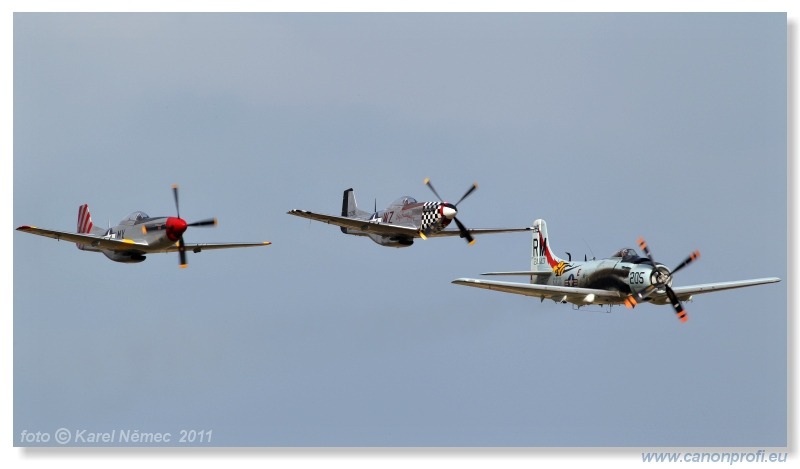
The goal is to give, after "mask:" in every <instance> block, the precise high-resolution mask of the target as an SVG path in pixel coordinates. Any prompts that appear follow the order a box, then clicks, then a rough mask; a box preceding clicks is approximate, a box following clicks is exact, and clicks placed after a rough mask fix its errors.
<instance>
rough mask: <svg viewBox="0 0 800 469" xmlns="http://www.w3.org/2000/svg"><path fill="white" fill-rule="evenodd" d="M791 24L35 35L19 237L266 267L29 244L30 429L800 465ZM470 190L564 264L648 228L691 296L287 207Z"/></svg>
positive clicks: (18, 139)
mask: <svg viewBox="0 0 800 469" xmlns="http://www.w3.org/2000/svg"><path fill="white" fill-rule="evenodd" d="M786 34H787V29H786V15H784V14H605V15H601V14H513V15H512V14H491V15H487V14H429V15H422V14H387V15H376V14H304V15H298V14H294V15H289V14H285V15H280V14H160V15H159V14H110V15H109V14H16V15H15V17H14V183H15V184H14V198H13V204H14V206H13V208H14V215H13V224H14V226H19V225H22V224H32V225H36V226H41V227H48V228H53V229H69V230H71V229H73V228H74V225H75V218H76V212H77V207H78V205H80V204H82V203H88V204H89V206H90V208H91V211H92V215H93V218H94V222H95V223H96V224H101V225H104V224H106V223H108V222H109V221H110V222H111V223H116V222H117V221H119V220H120V219H121V218H123V217H124V216H125V215H127V214H128V213H129V212H131V211H134V210H143V211H145V212H147V213H148V214H150V215H172V214H173V212H174V206H173V203H172V196H171V194H170V185H171V184H172V183H179V184H180V185H181V215H182V216H183V217H184V218H186V219H187V220H197V219H201V218H206V217H209V216H217V217H218V218H219V220H220V226H219V227H217V228H214V229H202V228H198V229H190V230H189V231H188V232H187V234H186V239H187V242H203V241H261V240H265V239H268V240H270V241H272V242H273V243H274V244H273V245H272V246H270V247H268V248H265V249H261V248H259V249H257V250H232V251H228V252H208V253H202V254H199V255H192V254H191V253H190V255H189V268H188V269H186V270H182V269H178V266H177V263H178V259H177V255H175V256H170V255H154V256H150V257H149V258H148V260H147V261H146V262H145V263H143V264H139V265H122V264H116V263H113V262H110V261H108V260H107V259H106V258H105V257H104V256H102V255H98V254H91V253H82V252H79V251H78V250H77V249H75V248H74V247H73V246H72V245H71V244H68V243H57V242H55V241H53V240H48V239H44V238H39V237H34V236H28V235H24V234H22V233H14V235H13V241H14V305H13V306H14V436H15V439H14V444H15V445H20V442H19V441H18V438H17V437H18V435H19V434H20V433H21V432H22V431H23V430H28V431H37V430H38V431H44V432H53V431H55V430H56V429H57V428H59V427H66V428H71V429H77V428H85V429H90V431H110V430H112V429H120V428H129V429H139V430H141V431H152V432H160V431H164V432H166V431H171V432H178V430H179V429H183V428H186V429H198V430H199V429H213V432H214V433H213V435H214V444H215V445H218V446H534V447H550V446H568V447H572V446H625V447H630V446H656V447H660V446H700V447H711V446H714V447H734V446H753V447H760V446H784V445H786V444H787V439H786V438H787V375H786V367H787V342H786V326H787V284H786V281H785V280H786V274H787V260H786V246H787V237H786V233H787V222H786V217H787V185H786V171H787V160H786V150H787V148H786V141H787V134H786V102H787V93H786V52H787V50H786ZM425 177H430V178H431V179H432V181H433V183H434V184H435V186H436V188H437V190H438V191H439V192H440V193H441V194H442V195H443V196H444V197H445V198H448V199H451V200H452V199H457V198H458V197H460V196H461V194H462V193H463V192H464V191H465V190H466V189H467V188H468V187H469V185H470V184H471V183H472V182H473V181H477V182H478V184H479V186H480V189H479V190H478V191H477V192H475V193H474V194H473V195H472V196H471V197H470V198H469V199H468V200H467V201H465V202H464V203H463V204H462V205H460V206H459V208H460V215H459V218H460V219H461V220H462V221H463V222H464V223H465V224H467V225H468V226H470V227H475V228H481V227H486V228H488V227H502V226H509V227H516V226H528V225H530V223H531V222H532V221H533V220H534V219H535V218H544V219H546V220H547V221H548V224H549V231H550V236H551V242H552V245H553V247H554V248H555V249H556V250H557V251H559V252H560V253H562V252H564V251H570V252H572V253H573V255H574V256H582V255H583V254H584V253H586V254H588V255H589V256H590V257H591V256H592V255H595V256H597V257H601V256H606V255H609V254H611V253H612V252H613V251H615V250H616V249H618V248H620V247H623V246H628V245H630V246H633V245H634V244H635V240H636V238H637V237H638V236H644V237H646V238H647V240H648V242H649V244H650V246H651V248H652V249H653V252H654V255H655V256H656V258H657V259H659V260H661V261H663V262H664V263H666V264H668V265H672V264H674V263H677V262H679V261H680V260H681V259H682V258H683V257H685V256H686V255H687V254H688V253H690V252H691V251H692V250H694V249H699V250H700V251H701V252H702V258H701V260H700V261H699V262H697V263H696V264H694V265H692V266H691V267H690V268H687V269H686V270H684V271H682V272H681V273H680V274H679V275H677V276H676V280H675V282H676V285H678V284H690V283H705V282H711V281H724V280H736V279H744V278H755V277H765V276H778V277H781V278H782V279H784V281H783V282H781V283H779V284H775V285H769V286H762V287H755V288H752V289H745V290H737V291H732V292H724V293H718V294H711V295H703V296H700V297H697V298H696V299H695V301H694V302H692V303H689V304H687V309H688V311H689V315H690V320H689V322H688V323H687V324H681V323H680V322H678V321H677V319H676V318H675V317H674V316H675V315H674V313H673V312H672V311H671V309H670V308H669V307H657V306H652V305H644V306H641V307H637V308H636V309H635V310H634V311H632V312H631V311H628V310H625V309H623V308H614V309H613V311H612V314H604V313H597V312H586V311H579V312H576V311H573V310H572V308H571V307H570V306H566V305H556V304H553V303H552V302H547V303H539V302H538V301H536V300H533V299H530V298H524V297H518V296H514V295H503V294H499V293H495V292H488V291H481V290H473V289H467V288H463V287H458V286H454V285H451V284H450V281H451V280H452V279H454V278H457V277H475V276H477V275H478V274H479V273H480V272H485V271H488V270H522V269H526V268H527V267H528V265H529V254H530V247H529V237H528V235H525V234H504V235H496V236H484V237H480V238H478V240H477V243H476V245H475V246H472V247H467V246H466V244H465V243H464V242H463V241H462V240H459V239H437V240H431V241H428V242H422V241H418V242H417V243H415V245H414V246H412V247H411V248H408V249H400V250H394V249H389V248H382V247H379V246H377V245H375V244H373V243H372V242H370V241H369V240H366V239H362V238H355V237H346V236H344V235H343V234H341V233H340V232H339V231H338V229H336V228H335V227H331V226H327V225H323V224H319V223H312V222H308V221H305V220H301V219H297V218H295V217H291V216H289V215H286V211H288V210H290V209H294V208H302V209H308V210H314V211H319V212H326V213H336V212H337V211H338V210H339V208H340V204H341V192H342V190H343V189H345V188H348V187H354V188H355V193H356V197H357V199H358V201H359V203H360V204H361V205H363V206H365V207H366V208H367V209H371V207H372V205H373V204H374V203H375V202H376V200H377V205H378V207H379V208H380V207H382V206H385V205H386V204H388V203H389V202H390V201H392V200H393V199H395V198H397V197H398V196H400V195H404V194H409V195H412V196H414V197H416V198H418V199H420V200H423V199H433V198H434V197H433V195H432V194H430V193H429V192H428V191H427V189H426V188H425V187H424V186H423V184H422V180H423V179H424V178H425Z"/></svg>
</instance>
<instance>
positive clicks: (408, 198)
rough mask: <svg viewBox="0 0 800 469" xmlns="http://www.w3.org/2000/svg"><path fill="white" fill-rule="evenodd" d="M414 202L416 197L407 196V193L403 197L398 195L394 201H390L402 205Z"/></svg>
mask: <svg viewBox="0 0 800 469" xmlns="http://www.w3.org/2000/svg"><path fill="white" fill-rule="evenodd" d="M415 203H417V199H415V198H413V197H411V196H408V195H404V196H403V197H400V198H399V199H397V200H395V201H394V202H392V205H400V206H404V205H410V204H415Z"/></svg>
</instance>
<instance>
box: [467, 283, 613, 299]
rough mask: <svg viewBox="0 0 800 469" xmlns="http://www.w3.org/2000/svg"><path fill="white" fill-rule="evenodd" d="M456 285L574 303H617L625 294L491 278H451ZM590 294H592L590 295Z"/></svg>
mask: <svg viewBox="0 0 800 469" xmlns="http://www.w3.org/2000/svg"><path fill="white" fill-rule="evenodd" d="M452 283H455V284H456V285H464V286H467V287H475V288H484V289H486V290H495V291H501V292H504V293H514V294H517V295H525V296H536V297H539V298H542V299H545V298H548V299H551V300H555V301H562V300H566V301H569V302H574V303H582V302H585V303H587V304H588V303H595V304H604V303H619V302H621V301H622V300H623V299H624V298H625V295H623V294H622V293H619V292H616V291H609V290H597V289H594V288H577V287H558V286H553V285H537V284H530V283H517V282H496V281H493V280H478V279H472V278H459V279H456V280H453V282H452ZM590 295H594V296H593V297H590Z"/></svg>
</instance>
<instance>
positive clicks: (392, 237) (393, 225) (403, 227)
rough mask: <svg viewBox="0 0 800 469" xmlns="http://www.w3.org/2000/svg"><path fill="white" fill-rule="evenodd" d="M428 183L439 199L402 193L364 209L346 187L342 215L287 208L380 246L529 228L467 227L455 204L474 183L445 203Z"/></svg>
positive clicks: (468, 192)
mask: <svg viewBox="0 0 800 469" xmlns="http://www.w3.org/2000/svg"><path fill="white" fill-rule="evenodd" d="M424 182H425V185H427V186H428V187H429V188H430V189H431V191H433V193H434V195H436V197H437V198H438V199H439V201H438V202H418V201H417V199H415V198H413V197H410V196H403V197H400V198H398V199H397V200H395V201H394V202H392V203H391V204H389V206H388V207H386V209H385V210H380V211H379V210H377V209H376V210H375V212H372V213H370V212H367V211H364V210H361V209H359V208H358V205H357V204H356V197H355V194H354V193H353V189H347V190H345V191H344V194H343V196H342V215H341V216H335V215H324V214H319V213H314V212H309V211H307V210H290V211H289V212H287V213H288V214H289V215H295V216H298V217H302V218H308V219H311V220H316V221H321V222H324V223H329V224H332V225H337V226H339V227H341V229H342V233H345V234H349V235H356V236H368V237H369V238H370V239H372V241H374V242H376V243H378V244H380V245H381V246H389V247H395V248H403V247H408V246H411V245H412V244H414V239H415V238H422V239H427V238H437V237H441V236H460V237H462V238H464V239H465V240H466V241H467V243H469V244H472V243H474V242H475V239H474V238H473V237H472V235H478V234H489V233H508V232H514V231H530V229H531V228H530V227H526V228H494V229H468V228H467V227H465V226H464V224H463V223H461V221H459V219H458V218H456V215H457V214H458V209H457V206H458V204H460V203H461V202H462V201H463V200H464V199H466V198H467V196H469V195H470V194H471V193H472V192H473V191H474V190H475V189H477V188H478V185H477V184H473V185H472V187H470V188H469V189H468V190H467V192H466V193H465V194H464V195H463V196H461V199H459V200H458V202H456V203H454V204H452V203H450V202H445V201H444V200H442V198H441V197H440V196H439V194H438V193H437V192H436V189H434V188H433V186H432V185H431V183H430V179H425V181H424ZM451 221H454V222H455V223H456V226H458V230H457V231H456V230H445V228H447V226H448V225H449V224H450V222H451Z"/></svg>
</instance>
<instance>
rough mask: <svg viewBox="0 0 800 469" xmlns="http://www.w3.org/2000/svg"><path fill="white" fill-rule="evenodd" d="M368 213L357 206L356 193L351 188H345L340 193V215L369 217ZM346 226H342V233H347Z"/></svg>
mask: <svg viewBox="0 0 800 469" xmlns="http://www.w3.org/2000/svg"><path fill="white" fill-rule="evenodd" d="M369 215H370V213H369V212H365V211H364V210H361V209H359V208H358V204H357V203H356V195H355V193H354V192H353V188H352V187H351V188H350V189H346V190H345V191H344V193H343V194H342V216H343V217H348V218H364V219H367V218H369ZM347 231H348V230H347V228H344V227H342V233H347Z"/></svg>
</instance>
